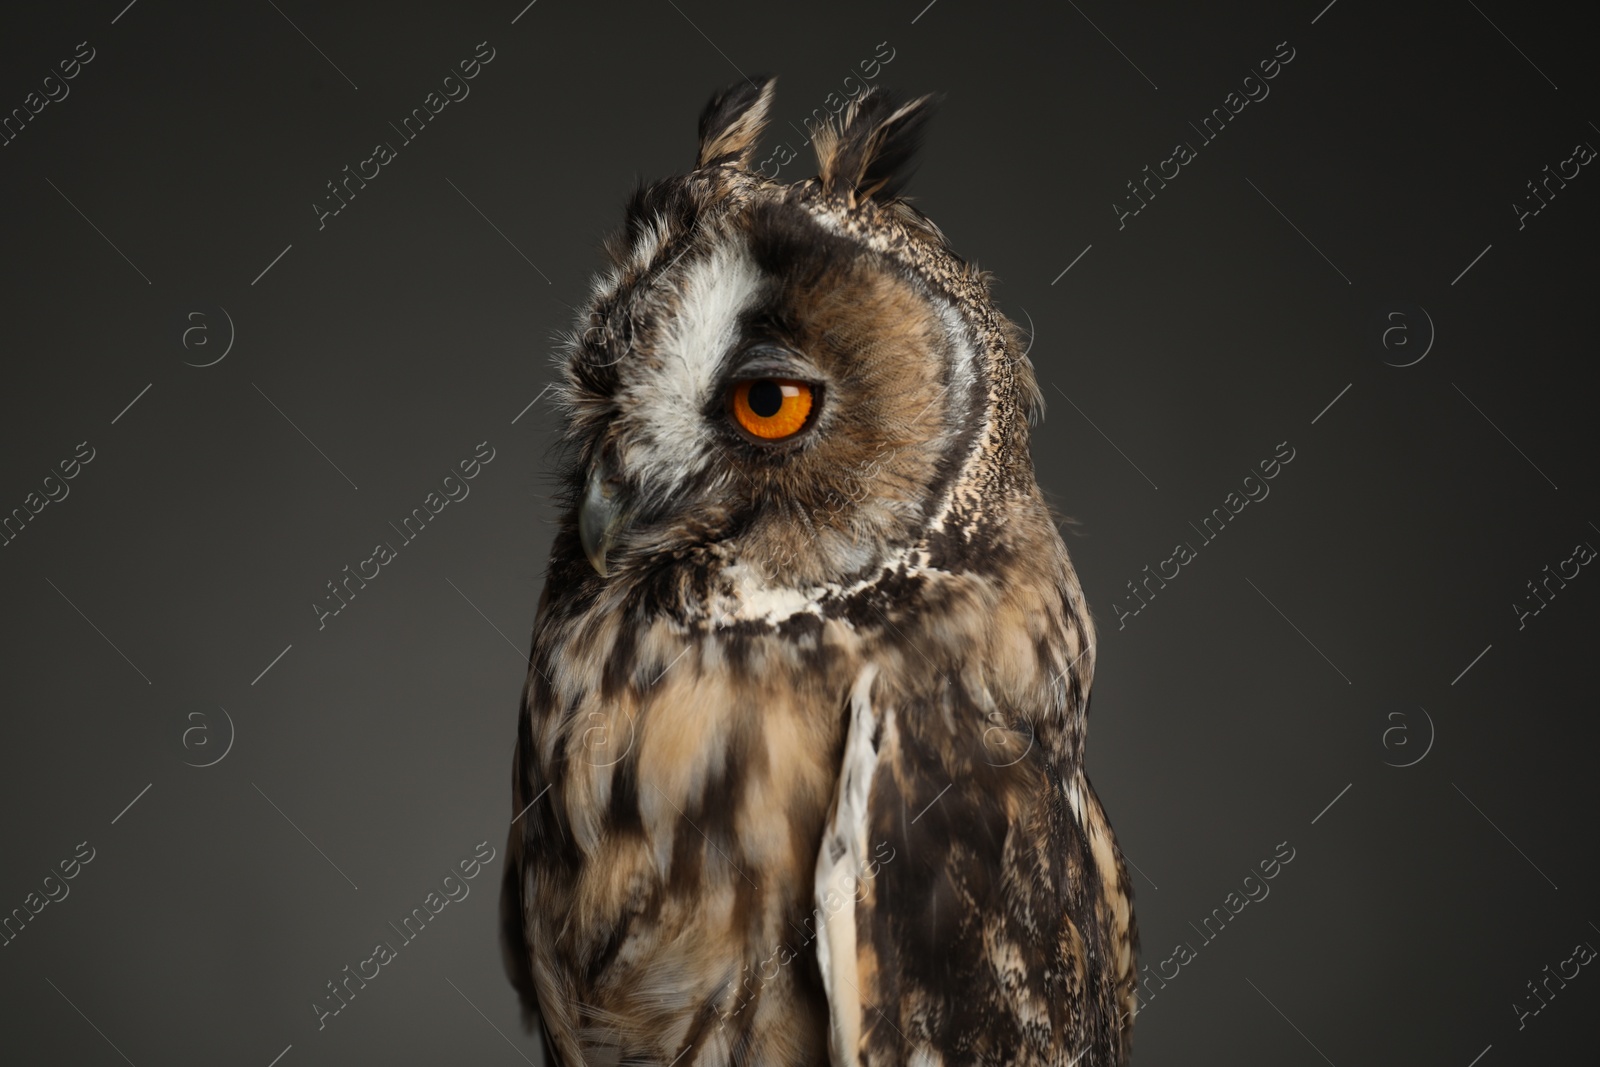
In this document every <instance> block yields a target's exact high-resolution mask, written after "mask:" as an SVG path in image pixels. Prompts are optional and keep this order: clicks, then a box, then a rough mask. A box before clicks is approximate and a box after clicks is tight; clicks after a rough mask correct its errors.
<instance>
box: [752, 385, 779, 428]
mask: <svg viewBox="0 0 1600 1067" xmlns="http://www.w3.org/2000/svg"><path fill="white" fill-rule="evenodd" d="M748 399H749V403H750V410H751V411H753V412H755V413H756V414H757V415H759V416H760V417H761V418H763V419H770V418H772V416H774V415H776V414H777V413H778V412H779V411H781V410H783V387H782V386H781V385H779V384H778V383H777V382H775V381H773V380H772V379H771V378H763V379H761V380H760V381H759V382H756V383H755V384H754V385H752V386H750V395H749V398H748Z"/></svg>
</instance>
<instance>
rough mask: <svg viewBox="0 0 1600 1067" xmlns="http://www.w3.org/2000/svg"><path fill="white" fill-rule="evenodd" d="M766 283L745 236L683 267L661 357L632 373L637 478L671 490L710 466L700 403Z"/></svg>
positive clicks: (628, 399)
mask: <svg viewBox="0 0 1600 1067" xmlns="http://www.w3.org/2000/svg"><path fill="white" fill-rule="evenodd" d="M762 288H763V277H762V274H761V270H760V268H759V267H757V266H756V263H755V260H754V259H752V258H751V256H750V251H749V249H748V248H746V247H745V246H744V244H743V242H742V240H739V241H738V243H727V244H724V245H722V246H720V247H718V248H716V249H715V250H714V251H712V252H711V254H709V255H707V256H706V257H705V258H703V259H699V260H695V261H694V262H692V263H690V264H689V265H688V266H687V267H686V268H685V269H684V271H683V275H682V278H681V279H680V280H679V282H678V289H679V299H680V305H679V308H678V311H677V313H676V314H675V315H673V316H672V317H671V320H670V322H669V323H668V324H667V327H666V334H665V336H664V337H663V338H662V340H661V343H660V345H659V347H658V356H657V359H656V361H655V363H654V364H653V365H652V366H651V367H650V368H649V369H648V371H645V370H644V368H640V371H641V372H640V373H636V374H631V375H629V378H630V379H631V380H630V382H629V385H628V386H627V390H626V394H625V396H624V399H623V404H622V406H623V410H624V412H625V413H626V418H627V420H628V422H630V423H632V424H633V425H634V426H635V427H636V428H637V430H638V432H637V433H636V434H635V435H634V436H633V442H634V443H633V444H631V445H630V447H629V449H628V451H627V454H626V456H625V457H624V463H625V464H626V466H627V467H628V468H629V469H630V472H631V473H633V474H634V475H635V476H636V477H637V478H638V479H639V480H640V481H642V482H644V483H645V484H647V485H651V486H653V487H656V488H658V489H659V490H661V491H663V492H667V493H670V492H672V491H673V490H675V489H676V488H677V487H678V486H679V485H680V484H682V482H683V481H684V480H685V479H686V478H688V477H689V476H690V475H691V474H693V473H695V472H697V471H699V470H700V469H701V468H702V467H704V466H705V464H706V462H707V460H708V459H709V457H710V456H711V454H712V452H713V449H712V448H711V447H710V442H711V428H710V427H709V426H708V425H707V424H706V422H705V419H704V418H703V417H702V416H701V411H702V410H703V409H704V408H705V406H706V403H707V402H708V401H709V400H710V398H711V391H712V389H713V388H714V387H715V386H716V383H717V372H718V369H719V368H720V367H721V365H722V361H723V359H724V358H725V357H726V356H727V355H728V353H729V351H730V350H731V349H732V348H733V346H734V345H735V344H736V343H737V341H738V339H739V317H740V315H741V314H743V313H744V312H745V311H746V310H747V309H748V308H750V306H751V305H753V304H754V303H755V301H756V299H757V298H758V297H759V296H760V293H761V290H762Z"/></svg>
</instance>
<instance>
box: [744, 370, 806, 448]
mask: <svg viewBox="0 0 1600 1067" xmlns="http://www.w3.org/2000/svg"><path fill="white" fill-rule="evenodd" d="M811 402H812V390H811V386H809V385H807V384H806V383H805V382H797V381H792V380H790V379H788V378H754V379H752V380H750V381H747V382H739V383H737V384H736V385H734V387H733V393H732V394H731V395H730V396H729V398H728V407H729V408H730V409H731V410H732V411H733V418H734V421H735V422H737V423H738V424H739V425H740V426H741V427H742V428H743V429H744V431H745V432H746V433H748V434H750V435H752V436H754V437H759V438H761V439H762V440H763V441H781V440H782V439H783V438H785V437H793V436H794V435H795V434H797V433H799V432H800V431H801V430H802V429H804V427H805V424H806V419H807V418H808V417H809V416H810V414H811Z"/></svg>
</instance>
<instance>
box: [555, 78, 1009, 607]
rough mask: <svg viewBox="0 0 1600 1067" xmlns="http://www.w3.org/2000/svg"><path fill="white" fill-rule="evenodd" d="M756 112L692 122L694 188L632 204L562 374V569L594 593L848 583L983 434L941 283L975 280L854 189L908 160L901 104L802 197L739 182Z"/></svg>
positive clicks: (910, 129) (877, 191)
mask: <svg viewBox="0 0 1600 1067" xmlns="http://www.w3.org/2000/svg"><path fill="white" fill-rule="evenodd" d="M771 89H772V86H771V83H770V82H768V83H765V84H764V85H762V86H759V87H756V88H754V89H748V88H747V89H745V90H734V91H732V92H731V93H730V94H727V96H725V97H724V98H719V99H718V100H714V101H713V102H712V105H711V107H709V108H708V109H707V117H705V118H703V119H702V138H701V160H700V166H699V167H698V168H697V169H696V170H695V171H693V172H691V173H690V174H688V175H685V176H681V177H677V178H672V179H668V180H666V181H664V182H659V183H657V184H655V185H652V186H649V187H647V188H645V189H642V190H641V191H640V192H639V193H637V194H636V195H635V196H634V198H633V200H632V202H631V203H630V205H629V208H628V214H627V225H626V228H625V230H624V232H623V233H622V234H621V235H619V236H618V237H617V238H615V239H613V241H612V242H611V243H610V245H609V251H610V253H611V256H612V259H613V264H614V265H613V269H612V270H611V272H610V273H609V275H607V276H605V277H603V278H601V279H599V280H597V282H596V286H595V293H594V297H593V300H592V303H591V305H590V307H589V309H588V313H587V315H586V317H585V319H584V322H583V326H582V328H581V329H580V331H579V332H578V333H577V334H576V335H575V336H574V337H573V338H572V341H571V343H570V345H569V348H568V351H567V353H566V355H565V368H564V369H565V372H566V379H567V390H566V400H567V403H568V406H569V412H570V415H571V423H570V424H571V427H572V435H573V443H574V444H575V445H576V448H577V452H578V457H579V458H578V463H577V464H576V467H577V470H576V473H575V476H574V479H573V483H572V490H573V492H574V495H576V496H577V497H578V498H579V516H578V522H577V529H576V534H577V540H578V543H579V544H578V547H579V548H581V551H582V555H581V556H579V555H578V553H577V552H573V553H572V555H573V556H574V557H575V558H584V557H586V558H587V560H588V562H589V564H590V565H592V567H593V569H594V570H595V572H596V575H597V578H599V579H600V580H607V579H610V578H611V577H612V576H614V575H624V574H627V575H632V576H633V577H634V578H635V579H641V578H644V577H645V576H647V575H650V574H657V575H658V576H659V575H660V574H661V572H663V571H664V570H665V571H672V572H674V573H675V574H676V575H677V577H679V578H680V579H681V578H682V577H683V576H684V574H685V573H687V572H695V573H696V574H698V575H699V576H702V577H704V576H709V575H710V574H712V573H717V574H721V575H723V576H724V577H726V578H727V579H728V580H730V581H732V582H734V583H735V584H737V585H738V586H739V587H740V588H741V590H742V592H743V594H744V595H745V596H746V597H747V598H749V597H754V596H757V595H758V594H762V595H766V596H768V597H769V598H770V597H772V596H777V597H780V598H781V597H782V596H783V595H785V594H797V593H800V592H803V591H805V590H808V589H815V588H817V587H824V586H840V585H848V584H849V583H851V582H852V581H859V580H861V579H863V578H864V577H865V576H867V575H869V574H871V573H873V572H875V571H876V570H878V569H879V568H881V567H882V566H883V565H884V564H885V562H886V561H887V560H888V559H889V558H890V557H891V556H892V555H893V554H894V553H895V552H896V551H898V550H900V549H903V548H904V547H905V546H907V545H909V544H911V543H913V542H915V541H916V540H917V539H918V538H919V537H922V536H923V535H924V534H925V533H926V531H927V529H928V527H929V525H930V524H931V523H935V522H936V521H937V519H938V516H939V513H940V511H941V509H942V508H945V507H947V506H948V504H949V500H948V497H949V493H948V492H947V490H948V489H949V487H950V485H951V483H952V481H953V476H954V474H955V473H956V471H957V470H958V469H959V468H960V466H961V465H962V462H963V460H964V459H965V457H966V456H967V454H968V453H970V452H971V451H972V449H973V447H974V444H975V442H977V441H978V440H979V439H980V438H981V437H982V436H983V434H984V432H985V429H986V427H987V426H988V424H989V423H990V422H991V421H992V420H991V418H990V411H991V407H992V405H991V403H990V401H991V399H992V398H991V397H990V395H989V391H988V389H987V387H986V385H987V383H986V381H985V379H986V377H988V376H987V375H985V374H984V372H983V366H982V364H983V360H984V356H985V352H986V349H987V348H988V347H990V344H989V342H991V341H992V338H985V336H984V333H983V330H982V329H981V328H980V327H979V326H976V325H975V324H974V322H973V321H972V310H971V308H969V307H966V306H964V302H963V300H962V299H961V297H960V296H959V294H955V295H953V293H952V287H951V286H950V285H949V284H948V282H949V280H950V279H951V278H959V279H965V280H967V281H968V282H969V283H970V282H973V281H974V280H976V283H977V284H979V285H981V279H978V277H977V275H976V272H974V271H972V270H971V269H970V268H968V267H966V266H965V265H964V264H962V263H961V262H960V261H959V260H958V259H957V258H956V257H955V256H954V255H953V254H952V253H950V252H949V250H948V249H947V248H945V246H944V242H943V239H942V237H941V236H940V235H939V234H938V231H937V229H936V228H934V227H933V226H932V224H931V223H929V222H927V221H926V220H925V219H923V218H922V217H921V216H920V215H918V214H917V213H916V212H915V211H914V210H912V209H910V208H909V206H908V205H906V204H904V202H903V201H897V200H894V199H893V198H892V193H893V185H894V183H895V178H896V176H895V175H893V174H889V173H885V172H884V171H883V170H882V168H881V166H880V167H879V168H878V169H874V167H873V164H874V163H880V164H881V162H882V157H883V156H884V155H889V156H894V157H896V158H898V159H900V160H901V161H902V162H903V160H904V159H905V158H908V157H909V151H910V146H909V144H907V143H906V142H908V141H910V140H914V139H915V136H916V133H917V130H918V128H919V126H920V123H921V119H922V117H923V116H924V115H925V111H926V104H925V102H924V101H918V102H915V103H914V105H906V106H903V107H896V106H895V105H893V103H892V102H890V101H887V100H882V99H878V100H877V103H876V104H875V103H874V99H876V98H872V97H869V98H867V100H866V101H864V102H863V104H862V106H861V108H859V109H857V111H856V113H854V114H851V115H849V116H848V117H847V120H846V124H845V127H844V131H843V133H842V134H840V135H837V136H835V137H832V138H824V139H819V140H826V143H825V144H824V145H823V147H822V149H821V150H820V151H821V153H822V160H823V163H824V166H823V175H822V176H820V177H819V178H817V179H811V180H808V181H807V182H802V183H798V184H795V185H780V184H776V183H773V182H770V181H767V180H765V179H763V178H762V177H761V176H760V175H759V174H758V173H755V172H752V171H751V170H750V169H749V166H748V163H749V158H750V154H751V153H752V152H753V151H754V148H755V138H756V135H757V134H758V133H759V130H760V125H761V121H762V120H763V119H764V116H765V112H766V108H767V106H768V104H769V102H770V98H771ZM729 98H731V99H729ZM719 108H720V109H721V110H720V111H719ZM708 124H709V128H708ZM729 130H731V131H732V133H731V134H730V133H728V132H727V131H729ZM852 131H854V138H855V139H852ZM869 131H870V132H871V133H872V134H874V135H875V136H876V138H877V145H876V152H877V155H870V154H865V152H864V150H863V149H862V146H861V145H859V144H857V140H859V139H860V138H862V137H863V136H865V135H866V134H867V133H868V132H869ZM852 151H855V153H856V156H855V158H854V161H853V162H851V160H850V158H849V153H850V152H852ZM830 163H833V164H836V165H835V166H833V167H830V166H829V164H830ZM954 288H955V289H957V290H959V288H960V287H959V286H957V287H954ZM1029 384H1030V385H1031V376H1029ZM557 548H558V555H560V545H559V544H558V546H557ZM685 565H687V571H686V568H685Z"/></svg>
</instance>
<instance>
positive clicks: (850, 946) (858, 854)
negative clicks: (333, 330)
mask: <svg viewBox="0 0 1600 1067" xmlns="http://www.w3.org/2000/svg"><path fill="white" fill-rule="evenodd" d="M877 676H878V667H877V665H876V664H870V663H869V664H868V665H867V666H865V667H863V668H862V669H861V673H860V674H859V675H857V677H856V684H855V686H854V687H853V688H852V689H851V692H850V733H849V736H848V738H847V739H846V740H845V746H844V761H843V763H842V764H841V766H840V769H839V793H838V796H837V798H836V799H835V804H834V814H833V821H832V822H831V823H830V825H829V826H828V832H827V833H826V834H824V835H823V838H822V850H821V852H819V853H818V855H817V874H816V886H815V892H816V901H815V903H816V905H817V911H816V914H817V931H818V936H817V963H818V965H819V967H820V968H821V971H822V985H823V988H824V989H826V990H827V994H828V1043H829V1046H830V1047H831V1049H832V1054H833V1064H834V1067H853V1065H855V1064H857V1063H858V1062H859V1060H858V1057H857V1049H858V1047H859V1046H860V1043H861V996H862V994H861V989H860V981H859V980H858V976H857V973H856V913H855V898H856V885H857V882H858V879H860V877H861V875H862V873H863V872H864V871H865V869H866V863H867V802H868V799H869V796H870V793H871V788H872V776H873V774H874V773H875V772H876V771H877V768H878V750H877V749H876V748H874V747H873V743H872V739H873V735H874V734H876V733H877V727H878V719H877V716H876V715H875V714H874V713H873V709H872V699H871V693H872V682H873V680H874V679H875V678H876V677H877ZM893 714H894V713H893V711H892V710H888V709H886V710H885V711H884V717H885V718H884V727H885V729H888V727H889V723H890V722H891V721H892V719H893Z"/></svg>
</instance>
